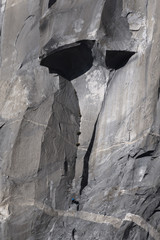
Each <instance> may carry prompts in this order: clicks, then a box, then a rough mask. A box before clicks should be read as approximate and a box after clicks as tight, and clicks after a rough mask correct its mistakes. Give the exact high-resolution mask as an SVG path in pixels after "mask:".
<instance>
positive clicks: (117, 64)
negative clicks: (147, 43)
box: [105, 50, 135, 70]
mask: <svg viewBox="0 0 160 240" xmlns="http://www.w3.org/2000/svg"><path fill="white" fill-rule="evenodd" d="M134 54H135V52H129V51H115V50H107V51H106V59H105V61H106V66H107V68H110V69H115V70H117V69H119V68H122V67H124V66H125V65H126V63H127V62H128V61H129V59H130V58H131V57H132V56H133V55H134Z"/></svg>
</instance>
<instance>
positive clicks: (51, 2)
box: [48, 0, 57, 8]
mask: <svg viewBox="0 0 160 240" xmlns="http://www.w3.org/2000/svg"><path fill="white" fill-rule="evenodd" d="M56 1H57V0H49V2H48V8H50V7H51V6H52V5H53V4H54V3H56Z"/></svg>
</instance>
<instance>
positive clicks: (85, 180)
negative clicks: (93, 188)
mask: <svg viewBox="0 0 160 240" xmlns="http://www.w3.org/2000/svg"><path fill="white" fill-rule="evenodd" d="M98 116H99V115H98ZM97 121H98V117H97V120H96V122H95V125H94V130H93V134H92V137H91V141H90V144H89V147H88V149H87V152H86V154H85V156H84V163H83V173H82V181H81V188H80V195H81V194H82V191H83V189H84V188H85V187H86V186H87V185H88V175H89V158H90V155H91V152H92V148H93V143H94V139H95V133H96V126H97Z"/></svg>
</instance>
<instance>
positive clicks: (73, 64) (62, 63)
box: [41, 40, 94, 81]
mask: <svg viewBox="0 0 160 240" xmlns="http://www.w3.org/2000/svg"><path fill="white" fill-rule="evenodd" d="M93 44H94V41H89V40H83V41H79V42H77V43H74V44H71V45H67V46H65V47H63V48H59V49H57V50H56V51H54V52H52V53H51V54H50V55H48V56H47V57H45V58H44V59H42V60H41V65H42V66H46V67H47V68H49V72H50V73H57V74H59V75H60V76H62V77H64V78H65V79H67V80H69V81H71V80H73V79H74V78H77V77H79V76H81V75H82V74H84V73H85V72H87V71H88V70H89V69H90V68H91V67H92V63H93V57H92V47H93Z"/></svg>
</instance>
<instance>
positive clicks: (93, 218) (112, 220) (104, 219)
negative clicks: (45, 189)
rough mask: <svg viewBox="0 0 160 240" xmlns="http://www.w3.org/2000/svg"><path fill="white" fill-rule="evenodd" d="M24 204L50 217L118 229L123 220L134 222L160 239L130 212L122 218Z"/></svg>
mask: <svg viewBox="0 0 160 240" xmlns="http://www.w3.org/2000/svg"><path fill="white" fill-rule="evenodd" d="M24 206H33V207H37V208H38V209H39V210H42V211H44V212H45V213H46V214H48V215H49V216H52V217H58V216H59V217H72V218H79V219H82V220H84V221H89V222H95V223H99V224H111V225H112V226H113V227H115V228H117V229H119V228H120V227H121V225H122V223H123V222H124V221H129V222H134V223H135V224H136V225H138V226H140V227H141V228H143V229H144V230H145V231H146V232H149V234H150V235H151V236H152V237H153V238H154V239H155V240H159V239H160V233H159V232H158V231H157V230H156V229H154V227H152V226H151V225H150V224H149V223H147V222H146V221H145V220H144V219H143V218H142V217H140V216H139V215H135V214H132V213H127V214H126V216H125V218H124V219H122V220H121V219H120V218H116V217H113V216H106V215H102V214H96V213H91V212H86V211H70V210H69V211H62V210H57V209H56V210H54V209H53V208H51V207H49V206H47V205H46V204H43V203H40V202H32V201H31V202H30V203H27V204H24Z"/></svg>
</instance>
